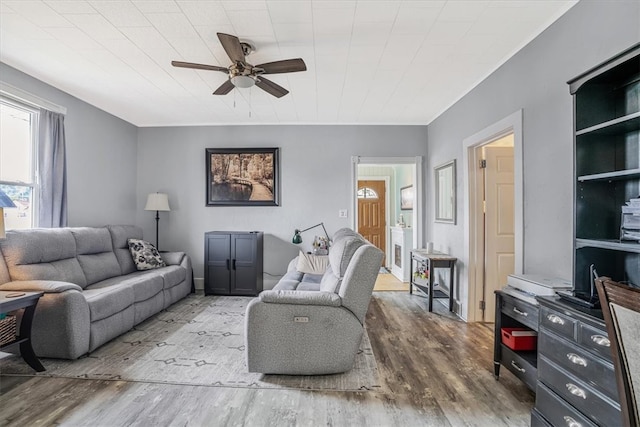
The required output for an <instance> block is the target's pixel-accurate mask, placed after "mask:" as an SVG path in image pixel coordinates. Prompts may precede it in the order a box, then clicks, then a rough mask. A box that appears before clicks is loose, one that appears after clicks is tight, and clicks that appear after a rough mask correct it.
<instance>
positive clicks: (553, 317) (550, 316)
mask: <svg viewBox="0 0 640 427" xmlns="http://www.w3.org/2000/svg"><path fill="white" fill-rule="evenodd" d="M547 319H549V322H551V323H555V324H558V325H564V319H563V318H562V317H560V316H556V315H555V314H548V315H547Z"/></svg>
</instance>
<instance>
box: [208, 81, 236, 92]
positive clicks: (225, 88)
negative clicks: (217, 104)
mask: <svg viewBox="0 0 640 427" xmlns="http://www.w3.org/2000/svg"><path fill="white" fill-rule="evenodd" d="M234 87H235V86H234V85H233V83H231V80H227V81H226V82H224V83H222V84H221V85H220V87H219V88H218V89H216V91H215V92H213V94H214V95H226V94H228V93H229V92H231V91H232V90H233V88H234Z"/></svg>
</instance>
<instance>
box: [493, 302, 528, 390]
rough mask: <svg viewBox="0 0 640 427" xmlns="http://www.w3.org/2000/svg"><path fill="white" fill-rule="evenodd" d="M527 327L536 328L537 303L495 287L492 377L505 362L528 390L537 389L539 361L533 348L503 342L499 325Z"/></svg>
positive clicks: (496, 375) (497, 374) (504, 326)
mask: <svg viewBox="0 0 640 427" xmlns="http://www.w3.org/2000/svg"><path fill="white" fill-rule="evenodd" d="M521 327H524V328H529V329H531V330H534V331H537V330H538V306H536V305H533V304H530V303H528V302H526V301H523V300H520V299H517V298H514V297H512V296H510V295H508V294H506V293H504V292H502V291H496V324H495V338H494V351H493V369H494V375H495V378H496V379H498V376H499V375H500V366H501V365H502V366H504V367H505V368H507V369H508V370H509V371H511V372H512V373H513V374H514V375H515V376H516V377H518V378H520V379H521V380H522V381H523V382H524V383H525V384H526V385H527V386H528V387H529V388H530V389H531V390H535V389H536V381H537V372H538V361H537V353H536V350H530V351H519V350H511V349H510V348H509V347H507V346H506V345H504V344H503V343H502V337H501V332H502V331H501V329H502V328H521Z"/></svg>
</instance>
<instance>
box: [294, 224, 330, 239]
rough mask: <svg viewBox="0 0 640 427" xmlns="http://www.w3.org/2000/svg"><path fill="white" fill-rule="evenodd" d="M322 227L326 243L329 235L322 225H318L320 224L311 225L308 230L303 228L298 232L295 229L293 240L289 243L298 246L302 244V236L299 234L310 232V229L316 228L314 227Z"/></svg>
mask: <svg viewBox="0 0 640 427" xmlns="http://www.w3.org/2000/svg"><path fill="white" fill-rule="evenodd" d="M320 226H322V229H323V230H324V235H325V236H327V242H328V241H329V234H328V233H327V229H326V228H324V223H322V222H321V223H320V224H316V225H312V226H311V227H309V228H305V229H304V230H298V229H297V228H296V229H295V231H294V233H293V239H291V241H292V242H293V243H295V244H296V245H299V244H300V243H302V236H301V235H300V234H301V233H304V232H305V231H308V230H311V229H312V228H316V227H320Z"/></svg>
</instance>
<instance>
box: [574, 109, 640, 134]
mask: <svg viewBox="0 0 640 427" xmlns="http://www.w3.org/2000/svg"><path fill="white" fill-rule="evenodd" d="M637 130H640V111H638V112H635V113H633V114H628V115H626V116H622V117H618V118H617V119H613V120H609V121H606V122H604V123H598V124H597V125H594V126H589V127H588V128H585V129H580V130H576V137H578V136H582V135H586V134H591V135H613V134H624V133H628V132H632V131H637Z"/></svg>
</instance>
